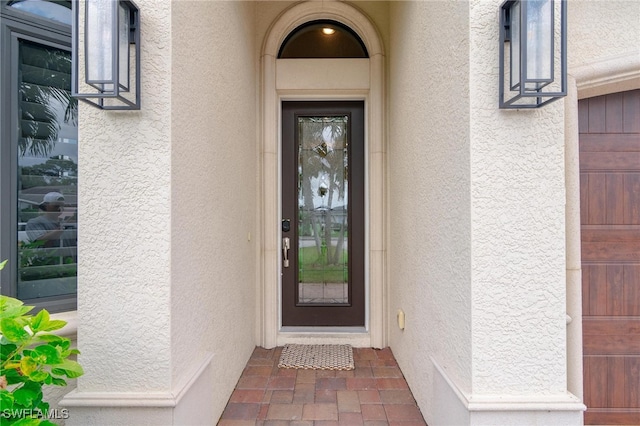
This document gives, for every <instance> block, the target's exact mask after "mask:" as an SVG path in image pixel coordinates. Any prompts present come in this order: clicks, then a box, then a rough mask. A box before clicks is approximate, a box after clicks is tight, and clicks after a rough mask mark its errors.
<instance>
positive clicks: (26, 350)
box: [0, 261, 84, 426]
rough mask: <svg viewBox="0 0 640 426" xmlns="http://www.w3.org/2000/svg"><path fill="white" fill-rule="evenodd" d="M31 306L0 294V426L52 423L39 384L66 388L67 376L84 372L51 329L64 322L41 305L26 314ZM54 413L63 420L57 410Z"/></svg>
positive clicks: (67, 341)
mask: <svg viewBox="0 0 640 426" xmlns="http://www.w3.org/2000/svg"><path fill="white" fill-rule="evenodd" d="M5 263H6V261H4V262H2V263H0V269H2V267H3V266H4V265H5ZM32 309H33V306H25V305H24V304H23V303H22V302H21V301H20V300H18V299H14V298H11V297H7V296H0V332H1V333H2V334H1V335H0V363H1V367H2V368H1V369H0V407H1V411H0V425H16V426H31V425H53V424H54V423H52V422H51V421H49V420H48V419H49V418H50V417H52V416H51V412H50V410H49V404H48V403H47V402H45V401H43V393H42V387H43V386H46V385H53V386H66V385H67V382H66V380H65V378H76V377H79V376H81V375H82V374H83V373H84V372H83V370H82V367H81V366H80V364H78V363H77V362H76V361H73V360H71V359H69V357H70V356H73V355H76V354H78V353H79V351H78V350H77V349H72V348H71V340H70V339H68V338H66V337H61V336H57V335H56V334H53V333H51V332H52V331H55V330H59V329H61V328H62V327H64V326H65V325H66V321H62V320H55V319H51V318H50V316H49V312H47V311H46V310H44V309H43V310H41V311H40V312H38V313H37V314H36V315H29V314H28V313H29V312H30V311H31V310H32ZM54 414H55V418H61V417H60V416H59V415H60V413H58V412H57V411H56V412H54ZM62 418H63V417H62Z"/></svg>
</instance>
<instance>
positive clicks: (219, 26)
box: [171, 1, 258, 416]
mask: <svg viewBox="0 0 640 426" xmlns="http://www.w3.org/2000/svg"><path fill="white" fill-rule="evenodd" d="M254 21H255V4H253V3H250V2H204V1H181V2H175V3H173V7H172V21H171V25H172V35H173V37H172V43H171V57H172V64H173V68H172V73H171V93H172V116H171V141H172V144H171V146H172V152H171V194H172V197H171V200H172V203H171V265H172V268H171V330H172V333H171V364H172V376H173V378H174V380H176V381H180V380H181V378H183V377H184V375H185V374H187V373H188V371H189V370H190V369H193V368H194V367H197V365H198V363H199V362H200V360H201V358H202V356H203V354H204V353H208V352H211V353H213V354H214V358H213V362H212V373H211V374H212V378H215V383H216V385H215V386H214V387H213V392H214V398H213V401H212V402H211V404H214V406H215V409H214V413H215V414H217V415H218V416H219V415H220V414H221V413H222V410H223V409H224V405H225V403H226V400H227V399H228V398H229V396H230V395H231V391H232V390H233V387H234V386H235V384H236V382H237V380H238V377H240V374H241V372H242V369H243V368H244V364H245V363H246V360H247V359H248V358H249V356H250V354H251V351H252V349H253V347H254V346H255V343H254V331H255V304H256V291H255V279H256V275H255V274H256V251H255V242H254V241H255V240H254V238H255V237H250V234H251V235H255V232H256V227H255V223H256V217H257V215H256V200H257V198H258V193H257V189H256V188H257V180H256V178H257V170H258V154H257V144H256V126H257V123H258V120H257V118H256V104H257V97H256V85H255V75H256V66H257V65H256V60H257V58H256V56H255V55H254V51H255V38H254V36H253V23H254ZM250 238H251V239H250Z"/></svg>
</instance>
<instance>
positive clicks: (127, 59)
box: [72, 0, 140, 110]
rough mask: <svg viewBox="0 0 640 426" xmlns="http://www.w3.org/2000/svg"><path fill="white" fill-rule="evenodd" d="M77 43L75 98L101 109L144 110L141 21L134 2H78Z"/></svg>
mask: <svg viewBox="0 0 640 426" xmlns="http://www.w3.org/2000/svg"><path fill="white" fill-rule="evenodd" d="M82 36H84V37H82ZM72 45H73V46H72V54H73V64H74V67H73V79H72V94H73V96H75V97H77V98H78V99H80V100H82V101H84V102H87V103H89V104H91V105H93V106H95V107H97V108H100V109H109V110H137V109H140V17H139V10H138V7H137V6H136V5H135V4H134V3H133V2H132V1H130V0H78V1H74V2H73V23H72Z"/></svg>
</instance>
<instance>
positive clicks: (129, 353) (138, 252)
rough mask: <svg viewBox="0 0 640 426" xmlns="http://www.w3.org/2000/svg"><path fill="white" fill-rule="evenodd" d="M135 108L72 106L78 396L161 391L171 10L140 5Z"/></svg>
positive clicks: (166, 5) (166, 356)
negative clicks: (138, 104) (138, 105)
mask: <svg viewBox="0 0 640 426" xmlns="http://www.w3.org/2000/svg"><path fill="white" fill-rule="evenodd" d="M138 3H139V4H138V5H139V6H140V7H141V8H142V10H143V17H142V24H141V26H142V28H141V31H142V33H143V34H145V36H144V43H142V54H141V57H142V75H143V77H142V82H141V86H142V87H141V90H142V94H143V95H142V109H141V111H139V112H105V111H98V110H96V109H94V108H92V107H89V106H85V105H84V104H81V105H80V112H79V115H80V125H79V127H80V130H79V138H80V143H79V169H80V170H81V172H80V175H81V177H80V194H79V205H80V206H81V211H80V215H79V233H78V236H79V241H78V247H79V254H78V257H79V272H78V321H79V326H78V346H79V347H80V348H81V351H82V354H81V355H80V357H79V359H80V361H81V363H82V365H83V366H84V369H85V372H86V373H85V375H84V376H83V377H82V378H81V379H80V380H78V389H79V390H81V391H84V392H87V391H93V392H99V391H133V392H135V391H144V390H159V389H168V388H169V386H170V383H171V370H170V364H171V361H170V357H171V354H170V352H169V351H168V350H167V349H168V348H169V345H170V332H171V329H170V322H169V320H170V317H169V316H168V315H167V312H169V311H170V290H171V289H170V270H171V265H170V262H171V259H170V251H171V239H170V229H171V222H170V219H171V194H170V189H171V168H170V166H171V158H170V155H171V139H170V128H169V126H168V122H169V119H170V116H171V98H170V92H169V89H170V86H169V82H168V81H167V78H166V76H167V75H170V73H171V60H170V57H169V55H168V52H169V45H170V36H171V34H170V28H171V26H170V16H171V5H170V2H158V1H145V0H142V1H139V2H138Z"/></svg>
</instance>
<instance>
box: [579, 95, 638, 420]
mask: <svg viewBox="0 0 640 426" xmlns="http://www.w3.org/2000/svg"><path fill="white" fill-rule="evenodd" d="M579 112H580V199H581V206H580V207H581V223H582V307H583V345H584V351H583V354H584V399H585V404H586V405H587V412H586V413H585V424H626V425H628V424H636V425H637V424H640V90H634V91H631V92H624V93H616V94H611V95H606V96H599V97H595V98H589V99H584V100H581V101H580V103H579Z"/></svg>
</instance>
